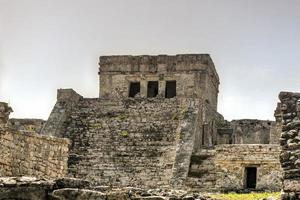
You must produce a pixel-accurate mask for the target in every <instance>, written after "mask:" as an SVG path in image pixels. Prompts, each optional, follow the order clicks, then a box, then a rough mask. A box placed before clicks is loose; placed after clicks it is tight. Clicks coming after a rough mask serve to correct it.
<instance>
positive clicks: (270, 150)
mask: <svg viewBox="0 0 300 200" xmlns="http://www.w3.org/2000/svg"><path fill="white" fill-rule="evenodd" d="M215 150H216V152H215V167H216V171H217V181H216V188H218V189H219V190H221V191H236V190H243V189H245V188H246V187H245V186H246V185H245V184H246V171H245V168H246V167H256V168H257V179H256V188H255V189H257V190H274V191H279V190H280V189H281V178H282V169H281V166H280V162H279V154H280V146H279V145H273V144H247V145H234V144H233V145H218V146H216V149H215Z"/></svg>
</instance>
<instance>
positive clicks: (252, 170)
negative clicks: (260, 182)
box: [245, 167, 257, 189]
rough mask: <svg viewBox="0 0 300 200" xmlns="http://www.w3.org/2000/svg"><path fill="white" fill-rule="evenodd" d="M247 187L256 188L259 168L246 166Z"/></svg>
mask: <svg viewBox="0 0 300 200" xmlns="http://www.w3.org/2000/svg"><path fill="white" fill-rule="evenodd" d="M245 173H246V188H247V189H255V188H256V178H257V168H256V167H246V168H245Z"/></svg>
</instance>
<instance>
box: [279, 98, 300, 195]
mask: <svg viewBox="0 0 300 200" xmlns="http://www.w3.org/2000/svg"><path fill="white" fill-rule="evenodd" d="M279 99H280V104H279V106H278V109H277V111H276V112H275V113H281V115H280V116H281V117H280V116H278V118H281V119H282V124H283V127H282V133H281V138H280V144H281V147H282V152H281V154H280V162H281V165H282V168H283V171H284V181H283V191H284V194H283V195H282V199H283V200H296V199H300V134H299V130H300V93H291V92H281V93H280V94H279Z"/></svg>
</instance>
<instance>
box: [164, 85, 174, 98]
mask: <svg viewBox="0 0 300 200" xmlns="http://www.w3.org/2000/svg"><path fill="white" fill-rule="evenodd" d="M175 96H176V81H166V94H165V97H166V98H173V97H175Z"/></svg>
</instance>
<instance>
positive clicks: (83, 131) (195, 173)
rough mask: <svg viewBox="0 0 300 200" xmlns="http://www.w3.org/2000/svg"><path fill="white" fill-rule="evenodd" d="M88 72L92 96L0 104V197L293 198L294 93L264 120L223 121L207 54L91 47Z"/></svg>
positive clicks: (299, 143)
mask: <svg viewBox="0 0 300 200" xmlns="http://www.w3.org/2000/svg"><path fill="white" fill-rule="evenodd" d="M98 75H99V97H97V98H85V97H83V96H81V95H80V94H78V93H77V92H76V91H74V90H73V89H58V90H57V101H56V104H55V105H54V107H53V109H52V111H51V113H50V114H49V117H48V120H46V121H44V120H40V119H15V118H9V115H10V113H11V112H13V108H11V107H10V106H9V105H8V104H7V103H4V102H1V103H0V152H1V158H2V159H1V161H0V199H10V200H12V199H22V200H38V199H41V200H48V199H53V200H54V199H55V200H65V199H66V200H67V199H68V200H69V199H70V200H71V199H103V200H104V199H109V200H117V199H120V200H127V199H128V200H129V199H135V200H138V199H148V200H150V199H151V200H163V199H165V200H171V199H172V200H175V199H176V200H180V199H185V200H192V199H203V200H205V199H213V198H211V197H208V196H205V195H204V196H203V195H201V193H207V192H225V193H226V192H251V191H261V192H262V191H275V192H278V191H281V190H282V195H281V197H282V200H296V199H300V154H299V152H300V134H299V129H300V103H299V102H300V94H299V93H290V92H281V93H280V94H279V100H278V101H279V103H278V105H274V110H275V112H274V121H268V120H255V119H239V120H233V121H227V120H226V119H224V117H223V116H222V113H218V110H217V105H218V93H219V84H222V83H220V81H219V75H218V73H217V70H216V68H215V65H214V62H213V60H212V59H211V57H210V55H208V54H178V55H157V56H152V55H151V56H149V55H142V56H129V55H124V56H123V55H116V56H100V60H99V71H98ZM276 106H277V107H276ZM158 189H159V190H158ZM180 191H181V192H180ZM182 191H187V192H182Z"/></svg>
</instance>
